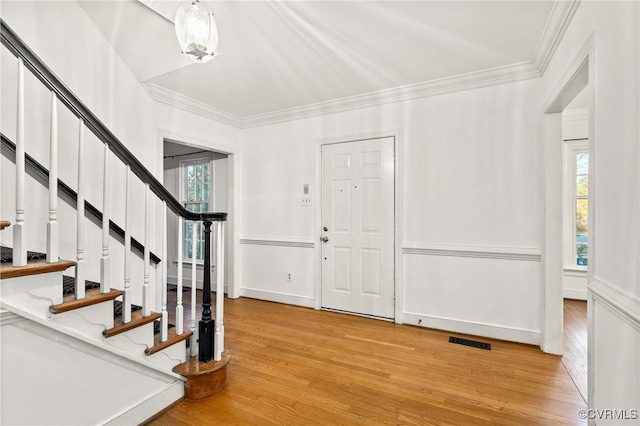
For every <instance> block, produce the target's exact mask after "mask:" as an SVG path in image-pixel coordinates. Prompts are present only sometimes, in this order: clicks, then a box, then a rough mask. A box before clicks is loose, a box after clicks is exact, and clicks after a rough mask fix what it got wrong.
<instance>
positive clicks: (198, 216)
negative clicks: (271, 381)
mask: <svg viewBox="0 0 640 426" xmlns="http://www.w3.org/2000/svg"><path fill="white" fill-rule="evenodd" d="M0 26H1V31H0V33H1V37H2V44H3V46H5V47H6V48H7V49H8V50H9V51H10V52H11V53H12V54H13V55H14V56H15V57H16V58H17V59H18V79H17V89H18V97H17V123H16V124H17V128H16V143H15V157H16V200H15V205H16V223H15V225H14V227H13V237H14V240H13V249H14V266H18V267H19V266H25V265H26V264H27V237H26V236H27V233H28V231H29V228H27V223H26V221H25V179H26V170H25V164H26V160H25V158H26V157H28V156H27V154H26V151H25V147H26V143H25V142H26V141H25V122H24V121H25V120H24V117H25V113H24V110H25V94H24V70H25V68H26V69H28V70H29V71H30V72H31V73H32V74H33V75H34V76H35V77H36V78H37V79H38V80H40V82H41V83H42V84H43V85H44V86H45V87H46V88H47V89H48V90H50V91H51V116H50V120H51V121H50V159H49V160H50V164H49V172H48V174H49V176H48V179H49V215H48V222H47V226H46V229H47V243H46V247H47V249H46V251H47V261H48V262H57V261H58V254H59V244H60V242H59V239H60V237H59V234H60V231H59V229H58V221H57V215H58V212H57V202H58V187H59V186H62V187H65V186H66V185H65V184H64V183H63V182H61V181H60V180H59V178H58V158H57V157H58V111H57V108H58V103H61V104H62V105H64V106H65V107H66V108H68V109H69V110H70V111H71V112H72V113H73V114H74V115H75V116H76V117H77V118H78V120H79V136H78V183H77V189H78V191H77V197H76V201H77V205H76V211H77V216H78V217H77V229H76V236H77V244H76V247H77V250H76V262H77V267H76V289H75V297H76V298H77V299H82V298H84V297H85V287H84V281H85V279H86V277H87V275H88V271H86V266H85V228H84V227H85V205H88V203H87V202H86V200H85V191H86V177H85V176H84V168H85V167H84V166H85V159H84V156H85V147H84V145H85V137H84V132H85V130H86V129H88V130H89V131H90V132H92V133H93V134H94V135H95V136H96V137H97V139H98V140H99V141H101V142H102V143H103V145H104V159H103V162H104V163H103V164H104V175H103V188H102V190H103V211H102V214H101V219H102V220H101V222H102V241H101V248H102V251H101V258H100V272H99V276H100V291H101V292H102V293H106V292H109V291H110V290H111V277H110V273H109V271H110V266H111V261H110V250H109V240H110V229H113V228H114V224H113V222H111V221H110V218H109V214H110V203H111V200H110V197H109V190H110V188H109V184H110V179H111V177H110V174H109V170H110V161H111V160H110V157H112V156H115V157H116V158H117V159H118V160H120V161H121V162H122V163H123V164H124V165H125V166H126V176H125V182H126V189H125V194H124V199H125V227H124V245H125V259H124V282H123V283H122V284H123V291H124V294H123V314H122V315H123V316H122V319H123V322H124V323H127V322H130V321H131V305H132V294H133V289H132V279H131V252H132V250H131V244H132V241H133V242H135V240H133V238H132V237H131V182H130V180H131V177H132V175H134V176H135V177H137V178H138V179H139V180H140V181H142V183H143V184H144V185H145V197H144V206H145V207H144V211H145V226H144V247H143V257H144V273H143V280H142V281H143V285H142V289H141V290H142V291H141V293H142V315H143V316H149V315H150V314H151V308H152V305H153V301H152V300H151V282H150V257H151V253H150V234H151V226H150V223H151V221H150V217H151V216H152V214H153V213H154V212H152V211H151V208H150V201H151V196H152V195H151V194H152V193H153V195H155V197H157V199H158V200H160V201H161V203H162V208H161V210H162V217H163V225H162V227H161V231H162V264H161V273H159V274H157V276H158V277H159V279H158V281H159V282H157V283H156V286H157V288H158V289H159V290H160V292H161V294H162V301H161V305H162V306H161V309H160V310H161V314H162V316H161V327H160V336H161V337H160V340H161V341H162V342H165V341H167V339H168V328H169V324H168V311H167V263H168V259H167V243H168V239H169V236H168V234H167V211H168V210H170V211H171V212H173V213H174V214H176V215H177V217H178V219H179V225H180V226H179V227H178V229H179V231H178V242H177V243H178V245H179V246H181V245H182V226H181V225H182V223H183V221H185V220H189V221H193V222H194V223H202V226H203V227H204V233H205V238H204V246H205V247H204V253H205V256H204V271H203V280H202V282H203V300H202V307H203V314H202V318H201V320H200V323H199V328H198V329H196V321H195V313H196V299H195V295H196V291H195V289H196V277H195V273H196V261H195V251H196V250H195V247H196V246H195V234H196V233H195V227H194V228H193V229H194V230H193V232H192V234H193V239H194V240H193V243H194V244H193V247H194V249H193V250H192V251H193V254H194V257H193V258H192V279H191V286H192V291H191V318H190V319H191V324H190V328H191V331H192V332H193V336H192V345H191V355H192V356H195V355H196V345H195V342H196V339H197V340H198V342H199V343H198V345H197V346H198V350H197V353H198V354H199V360H200V361H201V362H208V361H211V360H212V359H213V360H215V361H219V360H220V359H221V356H222V352H223V351H224V324H223V298H224V253H223V241H224V222H225V221H226V219H227V213H221V212H206V213H194V212H191V211H189V210H187V209H186V208H185V207H184V206H183V205H182V204H181V203H180V202H179V201H178V200H176V199H175V197H173V195H172V194H171V193H170V192H169V191H168V190H167V189H166V188H165V187H164V186H163V185H162V184H161V183H160V182H159V181H158V180H157V179H156V178H155V177H154V176H153V175H152V174H151V172H149V171H148V170H147V169H146V168H145V167H144V166H143V165H142V163H141V162H140V161H139V160H138V159H137V158H136V157H135V156H134V155H133V154H132V153H131V152H130V151H129V150H128V149H127V148H126V146H125V145H124V144H123V143H122V142H120V141H119V140H118V138H116V137H115V135H114V134H113V133H112V132H111V131H110V130H109V129H108V128H107V127H106V126H105V125H104V124H103V123H102V122H101V121H100V120H99V119H98V118H97V116H96V115H95V114H93V112H91V111H90V110H89V109H88V108H87V107H86V106H85V105H84V104H83V103H82V102H81V101H80V100H79V99H78V98H77V97H76V96H75V95H74V94H73V93H72V92H71V90H69V89H68V88H67V87H66V86H65V85H64V83H62V81H61V80H60V79H59V78H58V77H57V76H56V75H55V74H54V73H53V72H52V71H51V70H50V69H49V68H48V67H47V66H46V65H45V64H44V62H43V61H42V60H41V59H40V58H39V57H38V56H37V55H36V54H35V53H34V52H33V51H32V50H31V49H30V48H29V47H28V46H27V45H26V44H25V43H24V41H22V39H20V37H18V35H17V34H16V33H15V32H14V31H13V30H12V29H11V28H10V27H9V26H8V25H7V24H6V23H5V21H4V20H2V19H0ZM2 142H3V145H4V144H5V142H8V139H7V138H6V137H5V136H4V135H2ZM67 188H68V187H67ZM213 223H215V224H216V226H215V241H216V273H217V275H216V280H217V288H216V310H215V321H214V320H213V319H212V312H211V227H212V224H213ZM179 253H180V256H178V259H179V260H178V283H177V286H178V288H177V307H176V323H177V324H176V334H182V333H184V332H185V330H184V321H183V315H184V307H183V300H182V287H183V282H182V266H183V265H182V252H181V251H179ZM156 260H159V259H156ZM156 263H157V262H156ZM134 281H136V280H134ZM196 336H198V337H199V338H196Z"/></svg>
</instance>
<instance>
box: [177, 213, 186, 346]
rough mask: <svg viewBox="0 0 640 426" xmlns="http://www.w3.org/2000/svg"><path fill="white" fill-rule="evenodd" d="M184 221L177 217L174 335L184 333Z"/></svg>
mask: <svg viewBox="0 0 640 426" xmlns="http://www.w3.org/2000/svg"><path fill="white" fill-rule="evenodd" d="M183 226H184V220H183V219H182V216H178V282H177V285H178V288H177V293H176V295H177V296H176V297H177V300H176V334H182V333H183V332H184V308H183V306H182V255H183V253H182V250H183V248H182V239H183V236H182V227H183Z"/></svg>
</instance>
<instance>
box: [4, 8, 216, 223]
mask: <svg viewBox="0 0 640 426" xmlns="http://www.w3.org/2000/svg"><path fill="white" fill-rule="evenodd" d="M0 33H1V36H2V44H3V45H4V46H5V47H6V48H7V49H9V51H10V52H11V53H12V54H13V55H14V56H16V57H17V58H22V60H23V61H24V65H25V67H26V68H28V69H29V70H30V71H31V72H32V73H33V75H34V76H35V77H36V78H37V79H38V80H40V81H41V82H42V84H44V85H45V86H46V87H47V88H48V89H49V90H51V91H54V92H55V93H56V95H57V97H58V99H59V100H60V102H62V103H63V104H64V105H65V106H66V107H67V108H69V110H70V111H71V112H72V113H73V114H74V115H75V116H76V117H78V118H80V119H82V120H84V122H85V125H86V126H87V128H88V129H89V130H90V131H91V132H92V133H93V134H94V135H95V136H96V137H97V138H98V139H99V140H101V141H102V142H103V143H106V144H107V145H108V146H109V149H110V150H111V151H112V152H113V153H114V155H115V156H116V157H118V158H119V159H120V161H122V162H123V163H124V164H125V165H128V166H130V167H131V170H132V171H133V173H134V174H135V175H136V176H138V178H139V179H140V180H141V181H142V182H144V183H147V184H149V188H150V189H151V190H152V191H153V193H154V194H156V195H157V196H158V198H160V199H161V200H162V201H165V202H166V203H167V206H168V207H169V209H171V211H173V212H174V213H175V214H177V215H178V216H182V217H183V218H185V219H188V220H195V221H204V220H209V221H225V220H227V213H221V212H207V213H193V212H190V211H189V210H187V209H186V208H185V207H184V206H183V205H182V204H181V203H180V202H179V201H178V200H176V199H175V197H174V196H173V195H172V194H171V193H170V192H169V191H168V190H167V189H166V188H165V187H164V186H163V185H162V184H161V183H160V182H159V181H158V180H157V179H156V178H155V176H153V174H151V172H150V171H149V170H147V168H146V167H145V166H144V165H143V164H142V163H141V162H140V161H139V160H138V159H137V158H136V157H135V156H134V155H133V154H132V153H131V151H129V150H128V149H127V147H126V146H124V144H123V143H122V142H120V140H118V138H117V137H116V136H115V135H114V134H113V133H112V132H111V131H110V130H109V129H108V128H107V127H106V126H105V125H104V124H103V123H102V122H101V121H100V120H99V119H98V117H96V115H95V114H94V113H93V112H91V110H89V108H87V106H86V105H84V104H83V103H82V102H81V101H80V99H78V97H77V96H76V95H74V94H73V92H72V91H71V90H69V88H68V87H67V86H66V85H65V84H64V83H63V82H62V81H61V80H60V79H59V78H58V77H57V76H56V75H55V74H54V73H53V71H51V69H50V68H49V67H47V65H45V63H44V62H43V61H42V60H41V59H40V58H39V57H38V56H37V55H36V54H35V53H34V52H33V51H32V50H31V49H30V48H29V47H28V46H27V45H26V44H25V42H24V41H23V40H22V39H21V38H20V37H18V35H17V34H16V33H15V32H14V31H13V30H12V29H11V28H10V27H9V26H8V25H7V24H6V23H5V21H4V19H1V18H0Z"/></svg>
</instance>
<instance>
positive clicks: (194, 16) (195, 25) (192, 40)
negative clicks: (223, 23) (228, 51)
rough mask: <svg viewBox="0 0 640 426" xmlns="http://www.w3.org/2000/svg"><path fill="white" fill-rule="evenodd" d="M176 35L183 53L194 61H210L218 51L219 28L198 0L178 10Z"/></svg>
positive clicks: (211, 15)
mask: <svg viewBox="0 0 640 426" xmlns="http://www.w3.org/2000/svg"><path fill="white" fill-rule="evenodd" d="M175 25H176V36H177V37H178V43H180V48H181V49H182V53H184V54H185V55H187V57H188V58H190V59H191V60H192V61H194V62H198V63H205V62H208V61H210V60H211V59H212V58H213V57H214V56H215V55H216V54H217V52H218V29H217V28H216V22H215V21H214V20H213V13H211V12H209V11H208V10H207V9H206V8H205V7H204V6H202V5H201V4H200V2H199V1H198V0H195V1H192V2H191V3H187V4H185V5H182V6H181V7H180V8H179V9H178V11H177V12H176V20H175Z"/></svg>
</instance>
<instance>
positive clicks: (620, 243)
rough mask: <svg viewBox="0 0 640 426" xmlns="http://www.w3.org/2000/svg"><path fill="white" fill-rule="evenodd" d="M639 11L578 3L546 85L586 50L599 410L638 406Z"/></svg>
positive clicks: (593, 355) (593, 403)
mask: <svg viewBox="0 0 640 426" xmlns="http://www.w3.org/2000/svg"><path fill="white" fill-rule="evenodd" d="M639 9H640V4H639V3H638V2H583V3H581V4H580V6H579V8H578V10H577V12H576V15H575V16H574V18H573V20H572V22H571V24H570V26H569V28H568V30H567V32H566V34H565V36H564V38H563V40H562V42H561V43H560V45H559V46H558V50H557V52H556V53H555V55H554V57H553V59H552V61H551V63H550V64H549V67H548V69H547V71H546V73H545V75H544V78H543V85H542V90H543V96H544V98H545V99H548V98H551V97H552V96H554V94H555V92H556V91H557V90H558V85H559V83H560V82H561V81H562V78H563V75H564V74H565V73H566V72H567V70H568V69H569V67H570V65H571V64H572V62H573V61H575V60H577V59H579V58H577V55H578V54H579V53H580V52H581V50H582V49H583V46H585V44H587V47H588V50H589V48H590V50H591V52H592V54H591V56H590V57H589V70H590V76H591V79H590V81H589V88H590V96H589V110H590V117H589V121H590V128H589V138H590V139H589V142H590V157H591V160H592V163H591V165H592V167H591V172H592V173H593V174H591V176H590V192H591V193H590V197H591V203H592V205H593V209H592V210H591V212H590V213H591V216H592V222H591V227H590V230H591V232H592V234H591V236H590V240H591V241H590V247H589V249H590V259H589V261H590V263H591V264H590V268H589V269H590V270H589V299H588V306H589V317H590V319H589V321H590V324H589V380H590V384H589V388H590V389H589V401H588V402H589V406H590V408H595V409H618V410H623V409H627V410H631V409H636V410H637V409H639V408H640V362H639V359H640V275H639V271H638V268H639V267H640V261H639V260H640V214H639V211H640V193H639V189H638V188H640V185H639V183H640V182H639V179H640V174H639V173H640V172H639V170H640V143H639V136H640V135H639V132H640V129H639V126H640V108H639V103H640V96H639V94H640V81H639V79H640V64H639V62H640V51H639V33H638V28H639V27H640V25H639V21H640V10H639ZM590 37H591V38H590ZM590 40H591V41H590ZM589 43H591V46H589ZM593 166H595V167H593ZM592 260H593V261H592ZM594 423H596V424H598V425H601V424H638V420H637V419H635V420H627V421H623V420H620V419H606V418H598V419H595V422H594Z"/></svg>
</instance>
